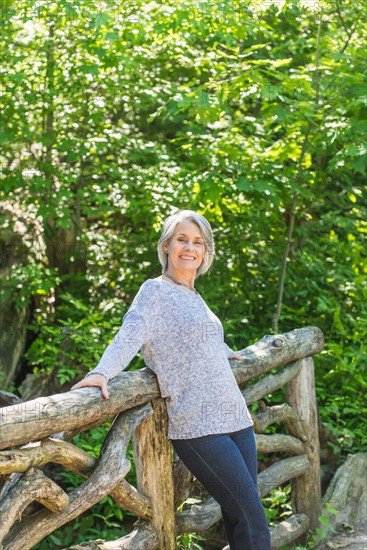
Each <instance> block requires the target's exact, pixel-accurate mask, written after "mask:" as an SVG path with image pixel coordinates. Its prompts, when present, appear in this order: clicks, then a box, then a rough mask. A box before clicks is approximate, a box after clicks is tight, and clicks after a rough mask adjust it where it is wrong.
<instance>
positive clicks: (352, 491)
mask: <svg viewBox="0 0 367 550" xmlns="http://www.w3.org/2000/svg"><path fill="white" fill-rule="evenodd" d="M327 503H329V504H330V505H331V506H332V507H333V508H335V509H336V510H337V511H338V512H339V513H338V514H337V515H334V514H331V513H330V512H328V509H327ZM322 515H323V516H325V517H328V518H329V522H330V525H332V526H333V527H334V528H335V529H340V528H343V527H344V526H348V527H350V528H352V529H358V528H360V529H361V528H364V529H366V526H367V525H366V522H367V519H366V518H367V453H357V454H355V455H349V456H348V458H347V460H346V461H345V462H344V464H342V466H340V467H339V468H338V470H337V471H336V472H335V474H334V477H333V479H332V480H331V483H330V485H329V487H328V489H327V491H326V493H325V495H324V496H323V498H322Z"/></svg>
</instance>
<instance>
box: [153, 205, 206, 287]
mask: <svg viewBox="0 0 367 550" xmlns="http://www.w3.org/2000/svg"><path fill="white" fill-rule="evenodd" d="M183 221H188V222H193V223H196V225H197V226H198V227H199V229H200V231H201V234H202V236H203V239H204V242H205V252H204V257H203V261H202V262H201V264H200V265H199V267H198V268H197V270H196V275H195V279H197V278H198V277H199V275H203V274H204V273H206V272H207V271H208V270H209V268H210V266H211V265H212V263H213V260H214V255H215V244H214V238H213V232H212V228H211V226H210V223H209V222H208V220H207V219H206V218H204V216H202V215H201V214H198V213H197V212H194V211H193V210H178V211H177V212H175V213H174V214H171V215H170V216H168V218H166V220H165V221H164V223H163V228H162V233H161V236H160V238H159V241H158V245H157V249H158V258H159V262H160V264H161V266H162V273H164V272H165V271H166V269H167V267H168V254H167V253H166V252H165V251H164V246H165V245H166V244H168V243H170V242H171V239H172V237H173V234H174V232H175V229H176V226H177V224H178V223H180V222H183Z"/></svg>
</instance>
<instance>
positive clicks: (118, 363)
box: [72, 210, 270, 550]
mask: <svg viewBox="0 0 367 550" xmlns="http://www.w3.org/2000/svg"><path fill="white" fill-rule="evenodd" d="M158 256H159V261H160V263H161V265H162V275H161V276H160V277H157V278H155V279H148V280H147V281H145V282H144V283H143V284H142V285H141V287H140V289H139V292H138V293H137V295H136V296H135V298H134V300H133V303H132V304H131V306H130V308H129V310H128V311H127V313H126V314H125V315H124V318H123V321H122V326H121V328H120V330H119V332H118V334H117V335H116V337H115V339H114V340H113V341H112V342H111V344H110V345H109V346H108V347H107V349H106V350H105V352H104V354H103V356H102V358H101V359H100V361H99V363H98V365H97V367H96V368H95V369H93V370H92V371H91V372H89V373H88V374H87V376H86V378H85V379H84V380H82V381H81V382H79V384H76V385H75V386H73V388H72V389H77V388H79V387H83V386H88V385H90V386H98V387H100V388H101V390H102V395H103V396H104V397H105V398H108V392H107V383H108V381H109V380H110V379H111V378H113V377H115V376H116V375H117V374H119V372H120V371H121V370H122V369H123V368H125V367H126V366H127V365H128V363H129V362H130V361H131V359H132V358H133V357H134V355H136V353H137V352H138V351H139V350H141V353H142V356H143V359H144V362H145V363H146V365H147V367H149V368H150V369H151V370H152V371H153V372H154V373H155V374H156V376H157V379H158V383H159V387H160V392H161V396H162V397H163V398H165V399H166V406H167V415H168V438H169V439H170V440H171V442H172V446H173V447H174V449H175V451H176V453H177V454H178V456H179V457H180V458H181V460H182V461H183V462H184V463H185V464H186V466H187V468H188V469H189V470H191V472H192V473H193V474H194V475H195V476H196V478H197V479H198V480H199V481H201V483H202V484H203V485H204V487H206V488H207V490H208V491H209V493H211V495H212V496H213V497H214V498H215V499H216V500H217V502H218V503H219V504H220V506H221V511H222V515H223V520H224V525H225V528H226V531H227V535H228V541H229V544H230V548H231V550H232V549H242V548H243V549H244V548H246V550H270V533H269V529H268V526H267V523H266V517H265V513H264V509H263V507H262V504H261V500H260V497H259V494H258V491H257V458H256V446H255V438H254V432H253V421H252V419H251V416H250V414H249V411H248V409H247V406H246V402H245V400H244V397H243V395H242V393H241V391H240V389H239V387H238V384H237V381H236V378H235V376H234V374H233V371H232V369H231V367H230V364H229V362H228V358H240V359H241V356H239V355H238V354H234V352H233V350H232V349H231V348H230V347H229V346H228V345H227V344H226V343H225V342H224V335H223V326H222V323H221V321H220V319H218V317H217V316H216V315H215V314H214V312H213V311H211V309H210V308H209V307H208V305H207V304H206V302H205V301H204V299H203V298H202V297H201V296H200V294H199V293H198V292H197V291H196V289H195V286H194V284H195V280H196V278H197V277H198V276H199V275H200V274H203V273H206V272H207V271H208V269H209V268H210V266H211V264H212V262H213V257H214V241H213V234H212V229H211V227H210V224H209V222H208V221H207V220H206V219H205V218H204V217H203V216H201V215H200V214H197V213H196V212H193V211H191V210H182V211H178V212H177V213H176V214H173V215H172V216H169V217H168V218H167V220H166V221H165V223H164V225H163V229H162V235H161V238H160V239H159V243H158Z"/></svg>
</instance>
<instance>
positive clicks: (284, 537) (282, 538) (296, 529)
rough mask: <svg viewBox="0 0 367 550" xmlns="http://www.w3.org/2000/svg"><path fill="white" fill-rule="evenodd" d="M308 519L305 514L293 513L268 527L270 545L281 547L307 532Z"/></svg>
mask: <svg viewBox="0 0 367 550" xmlns="http://www.w3.org/2000/svg"><path fill="white" fill-rule="evenodd" d="M309 526H310V520H309V518H308V517H307V516H306V515H305V514H294V515H293V516H290V517H289V518H288V519H287V520H285V521H281V522H280V523H278V525H275V526H274V527H271V528H270V536H271V547H272V548H281V547H282V546H285V545H286V544H289V543H291V542H292V541H293V540H295V539H298V538H299V537H300V536H301V535H303V534H304V533H306V532H307V530H308V528H309Z"/></svg>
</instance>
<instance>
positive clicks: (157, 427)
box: [133, 398, 176, 550]
mask: <svg viewBox="0 0 367 550" xmlns="http://www.w3.org/2000/svg"><path fill="white" fill-rule="evenodd" d="M153 410H154V412H153V415H152V416H151V417H150V418H148V419H147V420H145V421H144V422H142V423H141V424H140V425H139V426H138V427H137V428H136V430H135V432H134V436H133V448H134V461H135V469H136V480H137V486H138V489H139V490H141V492H142V493H144V494H146V495H148V496H149V497H150V498H151V504H152V509H153V517H152V526H153V527H154V529H155V531H156V532H157V535H158V540H159V547H160V548H165V549H166V550H174V549H175V548H176V539H175V516H174V508H173V504H174V494H173V471H172V448H171V445H170V443H169V440H168V437H167V432H168V416H167V410H166V402H165V400H164V399H162V398H160V399H155V400H154V401H153Z"/></svg>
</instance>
